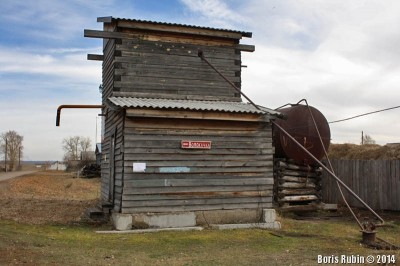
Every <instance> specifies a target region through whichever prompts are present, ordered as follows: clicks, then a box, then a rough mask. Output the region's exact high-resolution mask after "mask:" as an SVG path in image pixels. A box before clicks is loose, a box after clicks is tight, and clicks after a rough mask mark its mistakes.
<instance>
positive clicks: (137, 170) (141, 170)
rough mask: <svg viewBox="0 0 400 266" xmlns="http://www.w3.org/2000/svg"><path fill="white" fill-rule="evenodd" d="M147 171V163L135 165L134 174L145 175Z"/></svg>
mask: <svg viewBox="0 0 400 266" xmlns="http://www.w3.org/2000/svg"><path fill="white" fill-rule="evenodd" d="M145 171H146V163H133V172H135V173H144V172H145Z"/></svg>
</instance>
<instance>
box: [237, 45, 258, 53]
mask: <svg viewBox="0 0 400 266" xmlns="http://www.w3.org/2000/svg"><path fill="white" fill-rule="evenodd" d="M235 49H237V50H239V51H242V52H254V51H255V50H256V47H255V46H254V45H250V44H236V45H235Z"/></svg>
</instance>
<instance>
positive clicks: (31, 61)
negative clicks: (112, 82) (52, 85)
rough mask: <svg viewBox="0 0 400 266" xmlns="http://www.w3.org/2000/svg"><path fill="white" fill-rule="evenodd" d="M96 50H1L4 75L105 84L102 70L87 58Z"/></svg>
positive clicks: (0, 55) (1, 71)
mask: <svg viewBox="0 0 400 266" xmlns="http://www.w3.org/2000/svg"><path fill="white" fill-rule="evenodd" d="M99 49H100V48H97V47H96V48H94V49H79V48H75V49H73V48H72V49H52V50H50V51H48V52H47V53H46V51H45V53H43V51H26V50H21V49H18V48H17V49H14V48H8V47H0V73H20V74H41V75H46V76H56V77H63V78H64V79H68V80H74V81H77V80H78V81H79V80H80V81H84V82H85V81H87V80H95V79H96V80H99V81H101V66H100V64H99V63H96V62H90V61H89V62H88V61H87V60H86V55H87V53H88V52H90V51H93V50H96V51H97V50H99Z"/></svg>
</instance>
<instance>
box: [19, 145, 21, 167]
mask: <svg viewBox="0 0 400 266" xmlns="http://www.w3.org/2000/svg"><path fill="white" fill-rule="evenodd" d="M18 170H21V146H19V148H18Z"/></svg>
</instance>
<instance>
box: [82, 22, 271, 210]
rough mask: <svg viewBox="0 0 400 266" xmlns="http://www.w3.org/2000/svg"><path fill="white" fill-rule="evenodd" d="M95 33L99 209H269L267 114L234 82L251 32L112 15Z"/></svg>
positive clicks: (92, 57) (238, 77) (249, 47)
mask: <svg viewBox="0 0 400 266" xmlns="http://www.w3.org/2000/svg"><path fill="white" fill-rule="evenodd" d="M97 21H98V22H102V23H103V30H101V31H96V30H85V37H93V38H101V39H103V54H102V55H93V54H90V55H88V59H89V60H102V62H103V87H102V103H103V105H104V108H103V110H102V113H103V115H104V136H103V139H104V140H103V143H102V162H101V164H102V187H101V199H102V202H103V205H109V206H110V208H111V209H112V211H113V212H115V213H127V214H135V213H171V212H183V211H190V212H196V211H210V210H215V211H221V210H238V209H250V210H255V211H260V210H261V209H264V208H271V207H272V199H273V182H274V179H273V154H274V148H273V144H272V131H271V123H270V120H271V119H274V118H275V116H276V115H277V112H275V111H273V110H270V109H268V108H264V107H259V108H256V107H254V106H253V105H251V104H249V103H244V102H243V101H242V99H241V95H240V93H238V92H237V91H236V90H235V89H233V88H232V86H231V85H230V84H229V83H227V82H226V81H225V80H224V79H223V78H221V76H219V75H218V74H217V73H216V72H215V71H214V70H213V69H212V68H210V66H209V65H207V64H206V63H205V62H204V61H202V59H201V58H199V57H198V50H199V49H201V50H202V51H203V52H204V56H205V57H206V58H207V59H208V60H209V61H210V62H211V63H212V64H213V65H214V66H215V67H216V68H217V69H219V70H220V71H221V72H222V73H223V74H224V75H225V76H226V77H227V78H228V79H229V80H230V81H232V82H233V83H234V84H235V85H236V86H237V87H239V88H240V86H241V68H242V65H241V64H242V62H241V52H242V51H246V52H252V51H254V46H252V45H243V44H240V40H241V39H242V38H243V37H251V33H249V32H242V31H233V30H227V29H215V28H208V27H198V26H189V25H182V24H170V23H160V22H152V21H141V20H135V19H122V18H113V17H102V18H98V20H97Z"/></svg>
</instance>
